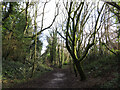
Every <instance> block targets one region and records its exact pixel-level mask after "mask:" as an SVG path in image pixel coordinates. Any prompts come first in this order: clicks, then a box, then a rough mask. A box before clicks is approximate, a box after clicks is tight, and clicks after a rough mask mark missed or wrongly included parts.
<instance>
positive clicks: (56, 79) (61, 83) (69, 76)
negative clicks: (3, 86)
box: [12, 68, 107, 88]
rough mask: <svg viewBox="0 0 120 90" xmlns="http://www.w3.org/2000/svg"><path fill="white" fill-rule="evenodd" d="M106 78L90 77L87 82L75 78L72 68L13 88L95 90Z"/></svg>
mask: <svg viewBox="0 0 120 90" xmlns="http://www.w3.org/2000/svg"><path fill="white" fill-rule="evenodd" d="M104 79H105V78H101V77H96V78H92V77H91V76H89V77H88V78H87V80H86V81H80V78H79V77H75V75H74V73H73V72H71V71H70V68H65V69H54V70H53V71H51V72H47V73H44V74H43V75H41V76H40V77H39V78H36V79H34V80H31V81H28V82H25V83H21V84H18V85H14V86H13V87H12V88H93V87H95V86H98V85H101V84H102V83H104V81H105V80H107V79H105V80H104Z"/></svg>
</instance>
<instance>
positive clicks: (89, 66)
mask: <svg viewBox="0 0 120 90" xmlns="http://www.w3.org/2000/svg"><path fill="white" fill-rule="evenodd" d="M95 56H97V55H94V56H89V57H87V58H86V60H85V62H84V63H83V68H84V70H85V71H86V75H87V76H92V77H93V78H97V77H101V78H105V79H106V80H105V81H104V82H103V84H102V85H97V86H95V87H99V88H117V87H119V86H120V85H119V84H118V79H119V73H118V67H119V66H118V57H116V56H115V55H113V54H110V55H103V56H97V57H95ZM91 57H92V58H91ZM108 77H109V78H110V79H108V80H107V78H108Z"/></svg>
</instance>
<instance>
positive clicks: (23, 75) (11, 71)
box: [2, 60, 52, 88]
mask: <svg viewBox="0 0 120 90" xmlns="http://www.w3.org/2000/svg"><path fill="white" fill-rule="evenodd" d="M31 70H32V64H30V63H25V64H23V63H21V62H15V61H9V62H8V61H6V60H3V62H2V83H3V85H2V86H3V88H4V87H5V88H6V87H10V86H12V85H14V84H15V83H22V82H25V81H27V80H29V79H30V76H31ZM51 70H52V68H50V67H48V66H47V65H44V64H41V63H38V64H37V66H36V70H35V73H34V76H33V77H32V78H37V77H39V76H40V75H41V74H43V73H45V72H48V71H51Z"/></svg>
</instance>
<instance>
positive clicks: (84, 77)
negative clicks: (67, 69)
mask: <svg viewBox="0 0 120 90" xmlns="http://www.w3.org/2000/svg"><path fill="white" fill-rule="evenodd" d="M75 65H76V69H77V71H78V73H79V76H80V77H81V81H84V80H86V76H85V73H84V71H83V69H82V66H81V63H79V62H78V61H77V62H76V63H75Z"/></svg>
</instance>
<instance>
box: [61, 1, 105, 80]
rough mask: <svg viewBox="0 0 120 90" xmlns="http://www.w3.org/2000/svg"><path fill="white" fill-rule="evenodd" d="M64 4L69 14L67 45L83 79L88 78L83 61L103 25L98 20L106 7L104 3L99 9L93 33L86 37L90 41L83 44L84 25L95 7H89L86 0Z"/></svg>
mask: <svg viewBox="0 0 120 90" xmlns="http://www.w3.org/2000/svg"><path fill="white" fill-rule="evenodd" d="M64 6H65V9H66V11H67V16H68V17H67V22H66V23H67V24H66V30H65V37H64V38H65V41H66V47H67V50H68V52H69V53H70V55H71V57H72V58H73V63H74V65H75V68H76V70H77V71H78V73H79V75H80V77H81V80H86V76H85V73H84V71H83V69H82V66H81V63H82V61H83V60H84V58H85V57H86V55H87V53H88V51H89V49H90V48H91V47H92V46H93V45H94V44H95V41H96V33H97V31H98V30H99V27H100V26H101V25H100V26H99V27H98V21H99V18H100V15H101V12H102V10H103V8H104V4H103V6H102V8H101V9H100V10H97V12H98V15H97V18H96V20H95V25H94V29H93V31H92V33H89V35H88V36H86V38H88V43H87V44H86V43H85V45H82V44H83V36H84V32H85V30H84V27H85V25H86V22H87V21H88V19H89V17H90V15H91V12H92V10H93V9H94V8H91V9H88V4H87V3H86V2H80V3H77V4H76V1H72V0H71V2H70V3H69V2H67V3H66V5H65V4H64ZM61 36H62V35H61ZM62 37H63V36H62ZM81 48H82V49H81ZM80 50H82V51H80Z"/></svg>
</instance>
